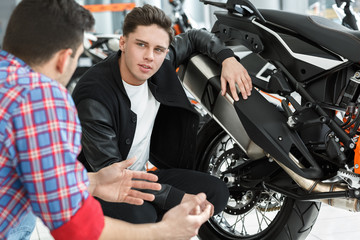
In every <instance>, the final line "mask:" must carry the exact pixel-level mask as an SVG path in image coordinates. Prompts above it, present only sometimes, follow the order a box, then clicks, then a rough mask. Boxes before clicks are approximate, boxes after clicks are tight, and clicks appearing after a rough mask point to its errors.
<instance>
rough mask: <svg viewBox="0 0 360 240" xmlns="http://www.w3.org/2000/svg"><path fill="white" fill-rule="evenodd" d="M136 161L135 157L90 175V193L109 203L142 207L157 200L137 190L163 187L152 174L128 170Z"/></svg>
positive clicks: (151, 195)
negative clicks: (145, 202)
mask: <svg viewBox="0 0 360 240" xmlns="http://www.w3.org/2000/svg"><path fill="white" fill-rule="evenodd" d="M135 160H136V159H135V157H133V158H130V159H127V160H124V161H122V162H118V163H114V164H111V165H110V166H108V167H105V168H102V169H101V170H99V171H98V172H96V173H88V175H89V179H90V186H89V191H90V193H92V195H94V196H96V197H99V198H101V199H103V200H105V201H108V202H125V203H129V204H134V205H142V204H143V203H144V200H145V201H153V200H154V198H155V196H154V195H153V194H150V193H143V192H141V191H138V190H135V189H150V190H160V189H161V185H160V184H159V183H155V182H156V181H157V180H158V177H157V176H156V175H154V174H151V173H146V172H142V171H132V170H129V169H127V168H128V167H130V166H131V165H132V164H133V163H134V162H135Z"/></svg>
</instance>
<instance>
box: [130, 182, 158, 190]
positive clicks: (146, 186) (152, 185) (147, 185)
mask: <svg viewBox="0 0 360 240" xmlns="http://www.w3.org/2000/svg"><path fill="white" fill-rule="evenodd" d="M131 188H137V189H149V190H157V191H159V190H161V184H160V183H154V182H146V181H141V180H132V182H131Z"/></svg>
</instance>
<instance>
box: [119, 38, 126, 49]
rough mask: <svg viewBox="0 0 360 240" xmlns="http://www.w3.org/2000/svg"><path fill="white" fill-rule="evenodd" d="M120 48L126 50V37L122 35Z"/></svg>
mask: <svg viewBox="0 0 360 240" xmlns="http://www.w3.org/2000/svg"><path fill="white" fill-rule="evenodd" d="M119 48H120V50H121V51H122V52H124V50H125V37H124V36H120V41H119Z"/></svg>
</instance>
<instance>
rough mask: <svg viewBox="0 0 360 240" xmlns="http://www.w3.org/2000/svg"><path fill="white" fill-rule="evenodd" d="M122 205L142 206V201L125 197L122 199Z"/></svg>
mask: <svg viewBox="0 0 360 240" xmlns="http://www.w3.org/2000/svg"><path fill="white" fill-rule="evenodd" d="M124 203H128V204H132V205H143V204H144V200H142V199H140V198H134V197H130V196H127V197H125V199H124Z"/></svg>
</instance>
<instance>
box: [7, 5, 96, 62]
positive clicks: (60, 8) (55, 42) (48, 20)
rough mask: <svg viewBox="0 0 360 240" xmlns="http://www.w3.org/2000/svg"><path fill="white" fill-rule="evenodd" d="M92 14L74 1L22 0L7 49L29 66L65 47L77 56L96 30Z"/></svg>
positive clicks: (11, 23) (12, 21) (14, 15)
mask: <svg viewBox="0 0 360 240" xmlns="http://www.w3.org/2000/svg"><path fill="white" fill-rule="evenodd" d="M94 23H95V20H94V18H93V16H92V15H91V13H90V12H89V11H88V10H86V9H85V8H83V7H82V6H80V5H79V4H78V3H76V2H75V1H74V0H22V1H21V2H20V3H19V4H18V5H17V6H16V8H15V9H14V12H13V13H12V15H11V17H10V20H9V23H8V26H7V29H6V33H5V36H4V43H3V48H4V50H5V51H8V52H10V53H12V54H13V55H15V56H16V57H18V58H20V59H22V60H23V61H25V62H26V63H27V64H29V65H39V64H42V63H44V62H46V61H48V60H49V59H50V58H51V57H52V56H53V54H55V53H56V52H57V51H59V50H61V49H68V48H71V49H72V50H73V55H74V54H75V52H76V50H77V49H78V48H79V46H80V44H81V43H82V41H83V37H84V31H89V30H91V29H92V27H93V25H94Z"/></svg>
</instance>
